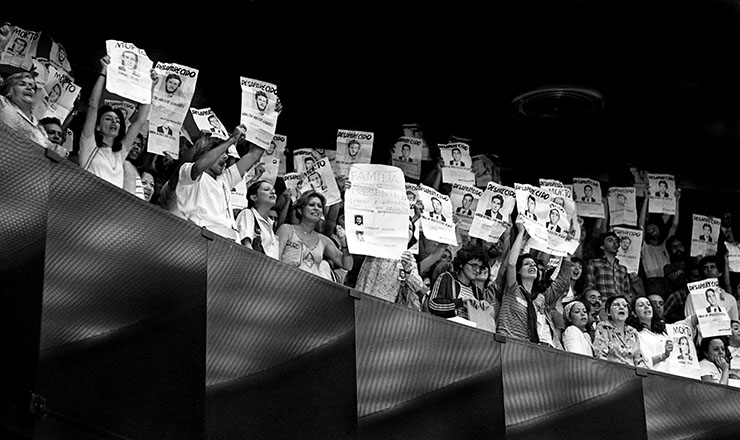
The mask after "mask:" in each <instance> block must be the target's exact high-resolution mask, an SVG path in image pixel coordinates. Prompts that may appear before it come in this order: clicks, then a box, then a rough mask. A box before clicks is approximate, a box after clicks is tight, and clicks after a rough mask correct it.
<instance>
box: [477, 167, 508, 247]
mask: <svg viewBox="0 0 740 440" xmlns="http://www.w3.org/2000/svg"><path fill="white" fill-rule="evenodd" d="M515 195H516V193H515V191H514V189H513V188H509V187H508V186H503V185H500V184H498V183H496V182H493V181H491V182H488V185H486V190H485V191H483V194H481V197H480V200H479V201H478V205H477V207H476V210H475V216H474V217H473V221H472V222H471V225H470V232H469V233H468V234H469V235H470V236H471V237H477V238H482V239H483V240H486V241H489V242H491V243H494V242H496V241H498V239H499V238H500V237H501V235H502V234H503V233H504V231H506V228H508V227H510V226H511V212H512V211H513V210H514V206H516V197H515Z"/></svg>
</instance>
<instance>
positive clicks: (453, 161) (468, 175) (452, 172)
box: [439, 142, 475, 185]
mask: <svg viewBox="0 0 740 440" xmlns="http://www.w3.org/2000/svg"><path fill="white" fill-rule="evenodd" d="M439 154H440V155H441V156H442V161H443V165H442V181H443V182H445V183H455V182H457V183H465V184H468V185H475V174H474V173H473V162H472V159H471V158H470V147H469V146H468V144H466V143H463V142H456V143H452V144H439Z"/></svg>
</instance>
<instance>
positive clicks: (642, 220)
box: [637, 192, 650, 231]
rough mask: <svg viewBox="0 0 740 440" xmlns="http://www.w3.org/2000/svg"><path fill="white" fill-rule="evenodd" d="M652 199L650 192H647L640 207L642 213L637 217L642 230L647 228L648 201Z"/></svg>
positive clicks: (638, 225)
mask: <svg viewBox="0 0 740 440" xmlns="http://www.w3.org/2000/svg"><path fill="white" fill-rule="evenodd" d="M649 200H650V194H647V192H646V193H645V198H644V199H643V201H642V206H641V207H640V215H639V216H638V217H637V227H638V228H640V229H641V230H643V231H644V230H645V220H647V210H648V201H649Z"/></svg>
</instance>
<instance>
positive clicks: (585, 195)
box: [573, 177, 604, 218]
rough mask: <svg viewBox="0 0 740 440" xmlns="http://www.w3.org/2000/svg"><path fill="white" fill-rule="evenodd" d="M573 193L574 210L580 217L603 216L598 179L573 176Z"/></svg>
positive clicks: (602, 203)
mask: <svg viewBox="0 0 740 440" xmlns="http://www.w3.org/2000/svg"><path fill="white" fill-rule="evenodd" d="M573 195H574V196H575V197H574V198H575V200H576V210H577V211H578V215H580V216H581V217H594V218H604V202H603V201H602V199H601V184H600V183H599V181H598V180H594V179H587V178H580V177H574V178H573Z"/></svg>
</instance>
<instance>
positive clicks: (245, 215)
mask: <svg viewBox="0 0 740 440" xmlns="http://www.w3.org/2000/svg"><path fill="white" fill-rule="evenodd" d="M255 219H256V220H257V224H258V225H259V228H260V238H261V240H262V247H263V248H264V249H265V255H267V256H268V257H270V258H273V259H275V260H279V259H280V256H279V255H278V254H279V253H280V245H279V244H278V239H277V237H276V236H275V232H273V230H272V225H273V221H272V219H270V218H267V219H265V218H263V217H262V216H261V215H260V213H259V212H257V210H256V209H253V208H247V209H242V210H241V212H240V213H239V215H238V216H237V217H236V227H237V229H238V230H239V242H241V241H242V240H244V239H245V238H248V239H250V240H254V238H255V237H256V236H257V234H256V233H255V231H254V220H255Z"/></svg>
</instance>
